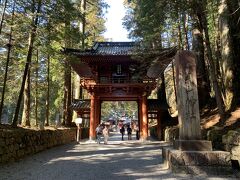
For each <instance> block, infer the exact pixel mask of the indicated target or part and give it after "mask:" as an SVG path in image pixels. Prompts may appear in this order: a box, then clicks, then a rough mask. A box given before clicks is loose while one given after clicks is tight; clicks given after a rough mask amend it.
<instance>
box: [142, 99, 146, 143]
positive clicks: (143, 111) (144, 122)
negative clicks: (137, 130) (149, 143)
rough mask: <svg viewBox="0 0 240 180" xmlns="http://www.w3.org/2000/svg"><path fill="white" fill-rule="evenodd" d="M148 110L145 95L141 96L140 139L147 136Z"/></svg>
mask: <svg viewBox="0 0 240 180" xmlns="http://www.w3.org/2000/svg"><path fill="white" fill-rule="evenodd" d="M147 115H148V112H147V97H146V96H143V97H142V137H141V139H142V140H147V138H148V117H147Z"/></svg>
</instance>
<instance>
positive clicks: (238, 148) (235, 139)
mask: <svg viewBox="0 0 240 180" xmlns="http://www.w3.org/2000/svg"><path fill="white" fill-rule="evenodd" d="M222 143H223V144H224V149H225V150H226V151H228V152H230V158H231V160H233V161H237V162H238V165H237V169H238V170H240V167H239V166H240V129H238V130H235V131H233V130H231V131H228V133H227V134H226V135H224V136H223V137H222Z"/></svg>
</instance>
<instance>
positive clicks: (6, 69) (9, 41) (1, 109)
mask: <svg viewBox="0 0 240 180" xmlns="http://www.w3.org/2000/svg"><path fill="white" fill-rule="evenodd" d="M6 2H7V0H6V1H5V3H6ZM4 11H5V10H4ZM14 13H15V1H14V3H13V10H12V19H11V22H13V18H14ZM12 33H13V28H12V26H11V28H10V34H9V40H8V44H7V47H8V51H7V62H6V66H5V74H4V80H3V90H2V97H1V104H0V124H1V119H2V111H3V107H4V96H5V90H6V83H7V77H8V68H9V62H10V55H11V49H12ZM0 34H1V33H0Z"/></svg>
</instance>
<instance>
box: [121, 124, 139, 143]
mask: <svg viewBox="0 0 240 180" xmlns="http://www.w3.org/2000/svg"><path fill="white" fill-rule="evenodd" d="M126 129H127V135H128V140H132V128H131V127H130V125H127V128H126ZM134 129H135V131H136V139H137V140H139V130H138V127H137V126H136V127H134ZM120 133H121V134H122V141H123V140H124V138H123V137H124V134H125V128H124V126H122V127H121V128H120Z"/></svg>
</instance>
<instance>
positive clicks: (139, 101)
mask: <svg viewBox="0 0 240 180" xmlns="http://www.w3.org/2000/svg"><path fill="white" fill-rule="evenodd" d="M138 118H139V124H138V128H139V135H140V139H141V138H142V132H143V131H142V120H143V119H142V98H141V97H140V98H139V100H138Z"/></svg>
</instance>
